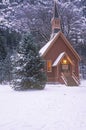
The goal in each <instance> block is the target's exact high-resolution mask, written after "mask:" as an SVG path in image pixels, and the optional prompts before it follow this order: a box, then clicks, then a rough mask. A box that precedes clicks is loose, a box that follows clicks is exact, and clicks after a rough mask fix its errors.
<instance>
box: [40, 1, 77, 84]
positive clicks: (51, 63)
mask: <svg viewBox="0 0 86 130" xmlns="http://www.w3.org/2000/svg"><path fill="white" fill-rule="evenodd" d="M51 24H52V35H51V38H50V41H49V42H48V43H46V45H44V46H43V47H42V48H41V49H40V51H39V53H40V55H41V56H42V57H43V59H44V60H45V62H46V66H45V71H46V74H47V82H48V83H61V84H65V85H67V86H78V85H79V83H80V82H79V62H80V57H79V55H78V54H77V52H76V51H75V49H74V48H73V47H72V45H71V44H70V42H69V41H68V40H67V38H66V37H65V36H64V34H63V33H62V32H61V26H60V18H59V14H58V9H57V3H56V2H54V12H53V18H52V20H51Z"/></svg>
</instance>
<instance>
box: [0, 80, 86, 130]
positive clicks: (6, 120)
mask: <svg viewBox="0 0 86 130" xmlns="http://www.w3.org/2000/svg"><path fill="white" fill-rule="evenodd" d="M0 130H86V81H84V80H83V81H82V82H81V85H80V86H79V87H66V86H64V85H46V88H45V89H44V90H28V91H24V92H22V91H21V92H17V91H14V90H13V89H11V88H10V87H9V85H0Z"/></svg>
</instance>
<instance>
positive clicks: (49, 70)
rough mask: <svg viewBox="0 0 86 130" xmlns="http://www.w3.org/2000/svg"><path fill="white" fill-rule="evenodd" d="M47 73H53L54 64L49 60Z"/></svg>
mask: <svg viewBox="0 0 86 130" xmlns="http://www.w3.org/2000/svg"><path fill="white" fill-rule="evenodd" d="M47 71H48V72H51V71H52V62H51V60H48V61H47Z"/></svg>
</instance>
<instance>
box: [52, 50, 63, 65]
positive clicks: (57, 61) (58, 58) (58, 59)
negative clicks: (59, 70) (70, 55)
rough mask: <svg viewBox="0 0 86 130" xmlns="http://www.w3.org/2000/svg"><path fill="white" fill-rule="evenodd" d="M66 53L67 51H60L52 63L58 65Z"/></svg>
mask: <svg viewBox="0 0 86 130" xmlns="http://www.w3.org/2000/svg"><path fill="white" fill-rule="evenodd" d="M64 54H65V52H62V53H60V55H59V56H58V57H57V59H56V60H55V62H54V63H53V65H52V66H53V67H54V66H56V65H57V64H58V63H59V61H60V60H61V59H62V57H63V56H64Z"/></svg>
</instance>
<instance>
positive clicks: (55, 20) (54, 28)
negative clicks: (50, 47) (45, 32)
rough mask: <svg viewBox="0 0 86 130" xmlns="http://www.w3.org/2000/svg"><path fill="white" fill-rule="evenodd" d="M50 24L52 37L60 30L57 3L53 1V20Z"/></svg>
mask: <svg viewBox="0 0 86 130" xmlns="http://www.w3.org/2000/svg"><path fill="white" fill-rule="evenodd" d="M51 24H52V35H53V36H54V35H55V34H56V33H58V32H59V31H60V29H61V27H60V18H59V13H58V8H57V1H56V0H54V10H53V18H52V20H51Z"/></svg>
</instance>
